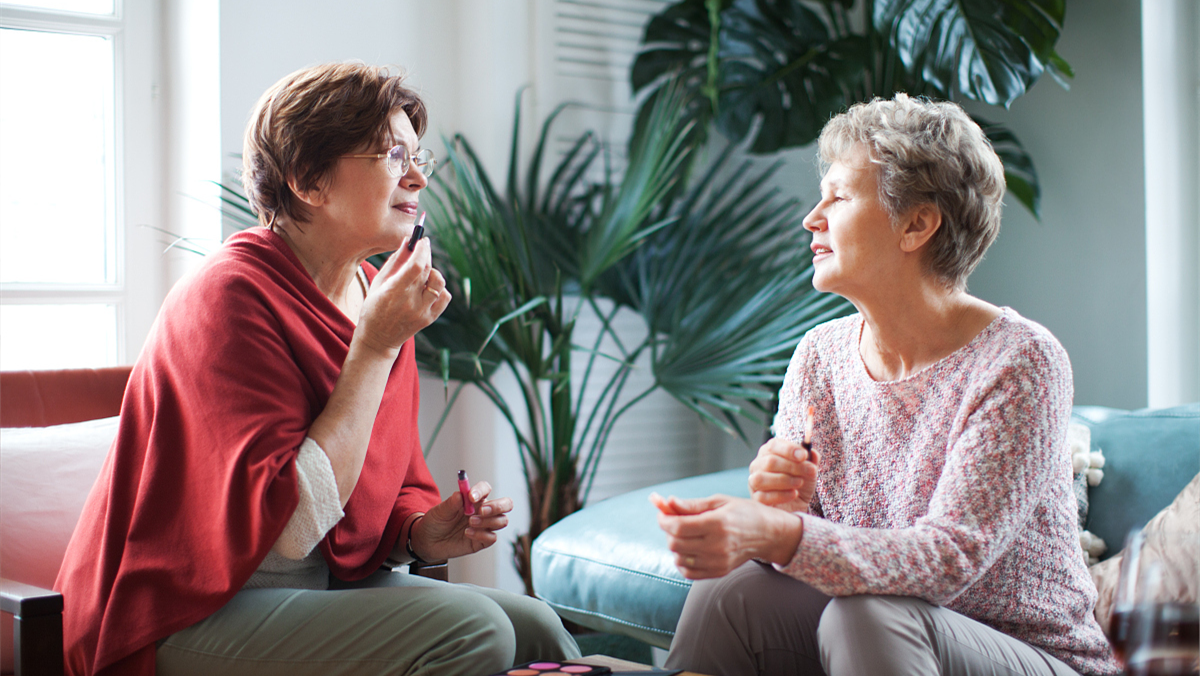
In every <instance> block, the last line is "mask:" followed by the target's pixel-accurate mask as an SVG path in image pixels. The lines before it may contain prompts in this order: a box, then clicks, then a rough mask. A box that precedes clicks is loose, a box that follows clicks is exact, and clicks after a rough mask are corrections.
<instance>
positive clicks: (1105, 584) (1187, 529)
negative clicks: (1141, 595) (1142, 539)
mask: <svg viewBox="0 0 1200 676" xmlns="http://www.w3.org/2000/svg"><path fill="white" fill-rule="evenodd" d="M1145 531H1146V532H1148V533H1150V532H1171V533H1183V534H1189V535H1193V536H1195V535H1197V534H1200V474H1197V475H1196V476H1195V477H1193V478H1192V480H1191V481H1190V482H1189V483H1188V485H1187V486H1184V488H1183V490H1182V491H1181V492H1180V493H1179V495H1177V496H1176V497H1175V500H1174V501H1173V502H1171V504H1169V505H1167V507H1166V509H1163V510H1162V511H1161V512H1159V513H1158V514H1156V515H1155V516H1154V518H1153V519H1151V520H1150V522H1149V523H1147V524H1146V526H1145ZM1191 541H1192V542H1193V543H1194V542H1195V540H1191ZM1153 546H1154V545H1153V543H1152V542H1149V543H1147V545H1146V547H1147V548H1148V549H1147V551H1146V553H1145V554H1143V556H1146V555H1149V556H1152V557H1154V558H1160V559H1163V562H1164V563H1165V564H1166V565H1165V567H1166V583H1167V585H1168V589H1170V590H1172V591H1171V594H1172V596H1173V597H1174V598H1176V599H1177V600H1179V601H1190V602H1192V603H1195V602H1196V600H1197V598H1198V595H1197V589H1196V582H1197V581H1196V575H1195V570H1196V569H1195V566H1196V561H1198V560H1200V552H1188V551H1184V552H1181V553H1182V555H1183V556H1181V557H1177V558H1176V559H1171V558H1170V557H1165V556H1163V552H1157V551H1153V550H1151V549H1149V548H1151V547H1153ZM1123 553H1124V552H1122V553H1118V554H1117V555H1115V556H1113V557H1112V558H1110V559H1108V560H1107V561H1102V562H1100V563H1098V564H1096V565H1094V566H1092V567H1091V572H1092V580H1093V581H1094V582H1095V583H1096V591H1097V592H1099V597H1098V598H1097V600H1096V610H1095V613H1096V621H1098V622H1099V623H1100V626H1101V627H1103V628H1104V631H1105V632H1107V631H1108V621H1109V616H1110V615H1111V614H1112V604H1113V595H1114V593H1115V592H1116V589H1117V576H1118V574H1119V573H1120V570H1121V559H1122V558H1124V557H1123V556H1122V554H1123Z"/></svg>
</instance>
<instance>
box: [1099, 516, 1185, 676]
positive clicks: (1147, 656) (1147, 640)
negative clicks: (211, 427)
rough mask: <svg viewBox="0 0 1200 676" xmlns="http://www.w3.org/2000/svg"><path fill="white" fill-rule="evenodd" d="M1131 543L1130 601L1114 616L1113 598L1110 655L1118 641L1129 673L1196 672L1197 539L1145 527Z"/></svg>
mask: <svg viewBox="0 0 1200 676" xmlns="http://www.w3.org/2000/svg"><path fill="white" fill-rule="evenodd" d="M1131 544H1133V545H1135V549H1136V553H1135V554H1134V556H1133V557H1132V558H1131V561H1130V576H1131V578H1132V582H1129V581H1126V584H1127V588H1126V589H1125V591H1126V592H1129V591H1130V589H1129V585H1131V586H1132V590H1131V591H1132V604H1131V605H1128V604H1127V605H1125V607H1124V608H1123V609H1124V610H1125V611H1126V612H1127V615H1126V616H1125V618H1124V620H1118V619H1117V618H1116V617H1115V616H1116V613H1117V610H1118V608H1117V607H1116V603H1115V602H1114V609H1113V610H1114V613H1113V614H1114V622H1113V629H1114V634H1113V638H1114V653H1115V652H1118V650H1117V649H1116V647H1115V646H1116V643H1117V642H1119V641H1122V639H1123V645H1122V649H1121V650H1120V653H1121V656H1122V657H1123V658H1124V662H1125V673H1126V674H1128V675H1129V676H1175V675H1187V674H1200V605H1197V602H1196V591H1197V582H1198V578H1197V566H1200V540H1198V539H1197V536H1196V535H1195V534H1191V535H1187V534H1183V533H1179V532H1176V531H1149V532H1145V533H1143V534H1142V535H1141V536H1140V537H1139V538H1134V539H1133V542H1132V543H1131ZM1131 551H1133V550H1131ZM1124 563H1125V562H1124V561H1122V567H1123V568H1124ZM1122 573H1124V570H1122ZM1121 591H1122V590H1121V589H1118V593H1120V592H1121ZM1118 628H1119V629H1121V630H1122V632H1121V633H1118V631H1117V629H1118ZM1122 634H1123V636H1122Z"/></svg>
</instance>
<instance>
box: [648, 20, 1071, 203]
mask: <svg viewBox="0 0 1200 676" xmlns="http://www.w3.org/2000/svg"><path fill="white" fill-rule="evenodd" d="M1064 11H1065V2H1064V0H861V1H860V2H855V1H854V0H822V1H820V2H813V1H807V2H806V1H804V0H683V1H682V2H677V3H675V4H672V5H670V6H668V7H667V8H666V9H664V10H663V11H662V12H661V13H660V14H659V15H657V16H655V17H654V18H652V19H651V21H650V23H649V24H648V25H647V27H646V32H645V35H644V36H643V39H642V42H643V49H642V51H641V52H640V54H639V55H638V57H637V59H636V61H635V62H634V64H633V68H632V71H631V73H630V79H631V82H632V84H633V88H634V91H645V92H647V95H646V97H645V99H644V101H643V108H642V110H641V112H640V113H639V114H640V115H644V114H645V112H646V111H647V110H648V109H649V108H651V107H653V105H654V104H655V101H656V100H657V98H658V96H659V93H660V92H661V91H663V89H662V88H663V87H664V86H666V85H667V84H668V83H672V86H681V87H682V88H683V89H684V91H685V92H686V93H687V95H688V96H687V98H686V103H685V105H687V106H688V107H689V109H690V111H691V113H692V114H693V115H694V118H695V119H696V120H697V121H698V122H699V125H698V126H697V131H696V132H695V133H694V137H695V140H697V141H702V140H703V137H704V134H705V131H704V130H706V129H707V128H708V127H709V126H710V125H715V127H716V128H717V129H718V130H720V131H721V133H722V134H723V135H725V136H726V137H728V138H729V139H732V140H734V141H740V140H742V139H747V138H748V139H749V142H748V145H749V149H750V151H751V152H754V153H770V152H775V151H778V150H780V149H784V148H790V147H796V146H802V145H806V144H808V143H811V142H813V141H814V140H816V138H817V136H818V134H819V133H820V131H821V128H822V126H824V124H825V122H826V121H827V120H828V119H829V117H830V116H832V115H833V114H836V113H838V112H840V111H841V110H844V109H845V108H846V107H848V106H849V105H851V104H853V103H855V102H858V101H867V100H870V99H871V98H872V97H875V96H881V97H885V98H887V97H890V96H892V95H893V94H894V93H895V92H897V91H904V92H908V93H909V94H912V95H925V96H930V97H933V98H940V99H949V100H957V99H964V98H965V99H971V100H975V101H980V102H982V103H986V104H990V105H1002V106H1005V107H1007V106H1009V105H1010V104H1011V103H1012V102H1013V101H1014V100H1015V99H1017V98H1018V97H1020V96H1021V95H1023V94H1024V93H1025V92H1026V91H1028V89H1029V88H1030V87H1031V86H1033V84H1034V83H1035V82H1036V81H1037V80H1038V79H1039V78H1040V77H1041V76H1042V74H1043V73H1046V72H1049V73H1050V74H1051V75H1052V76H1053V77H1055V79H1057V80H1058V81H1059V82H1060V83H1062V82H1064V78H1068V77H1071V76H1072V73H1071V69H1070V66H1069V65H1068V64H1067V63H1066V61H1064V60H1063V59H1062V58H1061V57H1060V56H1059V55H1058V54H1057V53H1056V52H1055V51H1054V45H1055V43H1056V42H1057V40H1058V37H1059V34H1060V33H1061V27H1062V21H1063V15H1064ZM641 124H644V122H643V121H641V120H639V126H640V125H641ZM981 126H984V128H985V131H986V132H987V133H988V135H989V137H990V138H991V139H992V141H993V143H994V144H995V145H996V146H997V151H998V153H999V154H1000V157H1001V160H1003V161H1004V163H1005V169H1006V172H1005V176H1006V179H1007V180H1008V186H1009V190H1010V191H1011V192H1012V194H1013V195H1014V196H1016V197H1017V198H1018V199H1019V200H1020V201H1021V202H1022V203H1023V204H1024V205H1025V206H1026V207H1027V208H1028V209H1029V210H1030V211H1031V212H1033V214H1034V215H1035V216H1037V215H1038V214H1039V209H1040V202H1039V200H1040V187H1039V185H1038V180H1037V173H1036V171H1035V170H1034V167H1033V161H1032V158H1030V156H1029V154H1028V153H1027V152H1026V151H1025V149H1024V148H1023V147H1022V145H1021V143H1020V141H1019V140H1018V139H1017V137H1016V136H1015V135H1014V134H1013V133H1012V132H1011V131H1009V130H1007V129H1005V128H1003V127H1001V126H999V125H994V124H986V125H985V124H984V123H982V121H981Z"/></svg>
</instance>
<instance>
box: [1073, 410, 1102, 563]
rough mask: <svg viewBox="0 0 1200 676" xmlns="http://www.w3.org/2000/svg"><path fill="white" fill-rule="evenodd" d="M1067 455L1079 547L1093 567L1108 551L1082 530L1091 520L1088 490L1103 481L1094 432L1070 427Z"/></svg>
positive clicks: (1079, 427) (1074, 423)
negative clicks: (1068, 456)
mask: <svg viewBox="0 0 1200 676" xmlns="http://www.w3.org/2000/svg"><path fill="white" fill-rule="evenodd" d="M1067 454H1068V455H1070V456H1071V472H1072V473H1073V474H1074V476H1075V479H1074V481H1073V482H1072V486H1071V487H1072V489H1073V490H1074V492H1075V506H1076V517H1077V520H1078V524H1077V526H1078V529H1079V548H1080V549H1081V550H1082V554H1083V560H1084V561H1086V562H1087V564H1088V565H1092V564H1094V563H1096V562H1097V561H1099V560H1100V555H1101V554H1103V553H1104V552H1105V551H1106V550H1107V549H1108V545H1107V544H1105V542H1104V540H1103V539H1101V538H1100V537H1099V536H1097V535H1095V534H1093V533H1091V532H1090V531H1086V530H1084V528H1083V527H1084V525H1085V524H1087V519H1088V505H1089V498H1088V489H1089V488H1091V487H1092V486H1097V485H1099V484H1100V481H1101V480H1102V479H1104V469H1103V467H1104V454H1103V452H1102V451H1101V450H1100V449H1099V448H1097V449H1096V450H1094V451H1093V450H1092V430H1091V428H1090V427H1088V426H1087V425H1084V424H1083V423H1078V422H1072V423H1070V424H1068V425H1067Z"/></svg>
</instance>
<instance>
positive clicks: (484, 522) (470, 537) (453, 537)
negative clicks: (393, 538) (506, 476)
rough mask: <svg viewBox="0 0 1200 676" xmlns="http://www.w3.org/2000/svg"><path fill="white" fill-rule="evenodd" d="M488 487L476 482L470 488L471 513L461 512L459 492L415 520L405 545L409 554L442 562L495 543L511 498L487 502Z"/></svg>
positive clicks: (505, 517)
mask: <svg viewBox="0 0 1200 676" xmlns="http://www.w3.org/2000/svg"><path fill="white" fill-rule="evenodd" d="M491 492H492V485H491V484H489V483H488V482H486V481H480V482H479V483H477V484H475V485H474V486H472V487H471V499H472V501H473V502H474V503H475V514H473V515H472V516H467V515H466V514H464V513H463V499H462V493H461V492H460V491H454V492H453V493H451V494H450V497H448V498H446V499H445V500H444V501H442V503H441V504H440V505H438V506H436V507H434V508H433V509H431V510H429V511H428V512H426V513H425V516H423V517H421V518H419V519H417V522H416V523H414V524H413V526H412V532H411V534H410V535H409V542H410V544H411V545H412V549H413V552H414V553H416V554H417V555H418V556H420V557H421V558H422V559H424V560H425V561H443V560H446V559H452V558H455V557H458V556H465V555H467V554H474V553H475V552H477V551H479V550H481V549H486V548H488V547H490V546H492V545H493V544H495V543H496V531H498V530H500V529H502V528H504V527H505V526H507V525H508V513H509V512H511V511H512V508H513V502H512V499H511V498H497V499H495V500H488V499H487V498H488V496H489V495H491Z"/></svg>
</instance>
